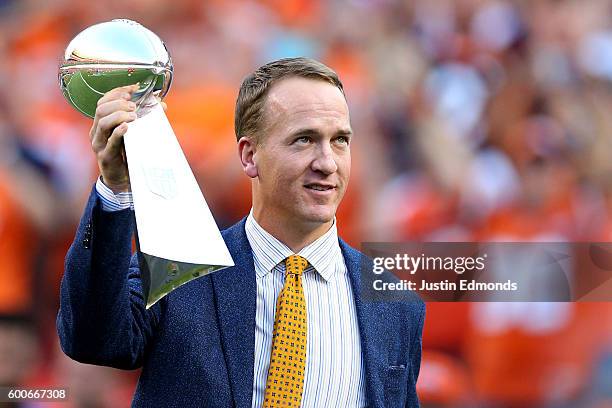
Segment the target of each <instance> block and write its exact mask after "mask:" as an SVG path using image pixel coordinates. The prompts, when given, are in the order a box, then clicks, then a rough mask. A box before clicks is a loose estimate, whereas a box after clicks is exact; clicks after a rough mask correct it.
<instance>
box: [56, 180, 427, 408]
mask: <svg viewBox="0 0 612 408" xmlns="http://www.w3.org/2000/svg"><path fill="white" fill-rule="evenodd" d="M134 223H135V222H134V217H133V214H132V212H131V211H130V210H123V211H118V212H114V213H110V212H104V211H102V209H101V203H100V201H99V198H98V197H97V195H96V193H95V190H94V191H92V194H91V196H90V198H89V201H88V203H87V207H86V209H85V213H84V215H83V218H82V219H81V222H80V225H79V228H78V231H77V233H76V237H75V240H74V242H73V243H72V246H71V247H70V250H69V252H68V254H67V257H66V264H65V273H64V276H63V278H62V284H61V295H60V296H61V299H60V310H59V313H58V316H57V330H58V334H59V338H60V344H61V347H62V349H63V351H64V352H65V353H66V354H67V355H68V356H70V357H71V358H73V359H75V360H77V361H80V362H83V363H89V364H98V365H106V366H111V367H116V368H122V369H135V368H139V367H142V373H141V375H140V379H139V381H138V386H137V388H136V392H135V395H134V399H133V401H132V406H134V407H239V408H243V407H244V408H246V407H251V400H252V394H253V367H254V345H255V305H256V281H255V267H254V265H253V254H252V251H251V247H250V245H249V242H248V240H247V237H246V233H245V230H244V223H245V220H244V219H243V220H242V221H240V222H239V223H237V224H236V225H234V226H232V227H231V228H229V229H227V230H225V231H223V232H222V235H223V238H224V240H225V242H226V244H227V246H228V248H229V251H230V253H231V255H232V257H233V259H234V262H235V264H236V266H234V267H231V268H228V269H225V270H222V271H219V272H216V273H213V274H210V275H207V276H204V277H201V278H198V279H196V280H194V281H192V282H190V283H188V284H186V285H183V286H181V287H179V288H178V289H176V290H175V291H174V292H172V293H171V294H170V295H168V296H166V297H165V298H163V299H162V300H161V301H159V302H158V303H156V304H155V305H154V306H153V307H151V308H150V309H149V310H146V309H145V303H144V301H143V295H142V285H141V280H140V271H139V268H138V262H137V260H136V257H135V256H132V254H131V236H132V233H133V230H134ZM339 242H340V247H341V249H342V253H343V255H344V258H345V261H346V265H347V268H348V273H349V275H350V278H351V284H352V286H353V291H354V298H355V305H356V309H357V318H358V322H359V331H360V337H361V346H362V353H363V359H364V363H365V380H366V396H367V401H368V406H369V407H377V408H378V407H410V408H413V407H418V405H419V403H418V399H417V395H416V390H415V384H416V380H417V376H418V374H419V366H420V361H421V333H422V328H423V319H424V315H425V307H424V304H423V302H422V301H421V300H420V299H418V297H410V296H407V297H405V298H402V299H400V300H398V301H386V302H381V301H370V300H369V299H364V296H362V285H363V282H362V279H361V278H360V262H361V261H363V259H364V257H363V256H362V254H361V253H360V252H358V251H356V250H355V249H353V248H351V247H350V246H348V245H347V244H346V243H345V242H344V241H342V240H341V239H340V241H339Z"/></svg>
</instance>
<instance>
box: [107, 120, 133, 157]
mask: <svg viewBox="0 0 612 408" xmlns="http://www.w3.org/2000/svg"><path fill="white" fill-rule="evenodd" d="M127 130H128V125H127V123H126V122H123V123H121V124H120V125H119V126H117V127H116V128H115V129H114V130H113V133H111V135H110V137H109V138H108V142H107V143H106V151H107V153H108V154H109V155H111V156H115V155H121V154H122V150H123V136H125V133H126V132H127Z"/></svg>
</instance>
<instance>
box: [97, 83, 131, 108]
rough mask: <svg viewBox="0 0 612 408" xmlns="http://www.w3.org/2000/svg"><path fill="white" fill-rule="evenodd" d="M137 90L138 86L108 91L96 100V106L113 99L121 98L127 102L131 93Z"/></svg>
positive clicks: (121, 87)
mask: <svg viewBox="0 0 612 408" xmlns="http://www.w3.org/2000/svg"><path fill="white" fill-rule="evenodd" d="M137 89H138V84H133V85H127V86H120V87H118V88H114V89H111V90H110V91H108V92H107V93H105V94H104V95H103V96H102V97H101V98H100V99H98V106H100V105H102V104H103V103H106V102H108V101H112V100H115V99H121V98H122V99H126V100H128V99H130V98H131V97H132V93H133V92H134V91H136V90H137Z"/></svg>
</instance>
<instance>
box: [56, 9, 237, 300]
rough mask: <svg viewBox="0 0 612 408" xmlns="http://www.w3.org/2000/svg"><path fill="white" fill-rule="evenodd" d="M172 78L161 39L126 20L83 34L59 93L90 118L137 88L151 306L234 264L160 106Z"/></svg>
mask: <svg viewBox="0 0 612 408" xmlns="http://www.w3.org/2000/svg"><path fill="white" fill-rule="evenodd" d="M172 73H173V65H172V59H171V58H170V54H169V53H168V50H167V48H166V46H165V44H164V43H163V41H162V40H161V39H160V38H159V37H158V36H157V35H156V34H154V33H153V32H152V31H150V30H148V29H147V28H145V27H144V26H142V25H140V24H139V23H137V22H135V21H131V20H125V19H121V20H112V21H109V22H105V23H100V24H96V25H93V26H91V27H89V28H87V29H85V30H84V31H82V32H81V33H79V34H78V35H77V36H76V37H75V38H74V39H73V40H72V41H71V42H70V44H69V45H68V47H67V49H66V52H65V54H64V59H63V61H62V63H61V64H60V68H59V81H60V88H61V90H62V93H63V94H64V96H65V97H66V99H67V100H68V102H69V103H70V104H71V105H72V106H74V107H75V108H76V109H77V110H78V111H79V112H81V113H83V114H85V115H87V116H89V117H90V118H93V117H94V115H95V111H96V107H97V102H98V100H99V99H100V98H101V97H102V96H103V95H104V94H105V93H106V92H108V91H110V90H111V89H113V88H117V87H120V86H126V85H132V84H138V85H139V89H138V90H137V91H136V92H134V94H133V101H134V102H135V103H136V104H137V106H138V108H137V115H138V119H136V120H135V121H133V122H131V123H129V124H128V131H127V133H126V134H125V136H124V144H125V151H126V157H127V163H128V170H129V173H130V184H131V188H132V196H133V200H134V210H135V215H136V229H137V233H136V242H137V250H138V255H139V261H140V267H141V271H142V281H143V290H144V295H145V298H146V304H147V308H148V307H151V306H152V305H153V304H154V303H155V302H157V301H158V300H159V299H161V298H162V297H163V296H165V295H166V294H168V293H169V292H171V291H172V290H174V289H175V288H177V287H178V286H180V285H182V284H184V283H187V282H189V281H190V280H192V279H195V278H197V277H199V276H203V275H206V274H208V273H211V272H213V271H216V270H219V269H222V268H225V267H227V266H232V265H234V263H233V261H232V258H231V255H230V254H229V251H228V249H227V247H226V245H225V242H224V241H223V238H222V237H221V234H220V232H219V228H218V227H217V224H216V223H215V220H214V218H213V217H212V214H211V213H210V209H209V208H208V205H207V204H206V200H205V199H204V196H203V195H202V192H201V191H200V188H199V186H198V184H197V182H196V180H195V177H194V175H193V172H192V171H191V168H190V167H189V164H188V163H187V160H186V158H185V155H184V154H183V151H182V150H181V147H180V145H179V144H178V141H177V139H176V136H175V135H174V132H173V130H172V127H171V126H170V123H169V122H168V119H167V117H166V115H165V113H164V111H163V109H162V107H161V105H160V104H159V100H161V98H163V97H164V96H165V95H166V93H167V92H168V89H169V88H170V84H171V82H172Z"/></svg>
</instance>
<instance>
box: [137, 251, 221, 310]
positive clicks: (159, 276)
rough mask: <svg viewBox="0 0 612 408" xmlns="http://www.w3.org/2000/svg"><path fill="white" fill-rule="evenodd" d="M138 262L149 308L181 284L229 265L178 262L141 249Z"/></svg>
mask: <svg viewBox="0 0 612 408" xmlns="http://www.w3.org/2000/svg"><path fill="white" fill-rule="evenodd" d="M138 263H139V265H140V271H141V279H142V288H143V292H144V297H145V302H146V308H147V309H149V308H150V307H151V306H153V305H154V304H155V303H157V301H158V300H160V299H161V298H163V297H164V296H166V295H167V294H168V293H170V292H172V291H173V290H174V289H176V288H178V287H179V286H181V285H184V284H185V283H187V282H189V281H192V280H193V279H196V278H199V277H200V276H204V275H208V274H209V273H212V272H215V271H218V270H219V269H223V268H227V266H218V265H199V264H191V263H187V262H177V261H172V260H170V259H164V258H160V257H158V256H154V255H149V254H145V253H143V252H141V251H138Z"/></svg>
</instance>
